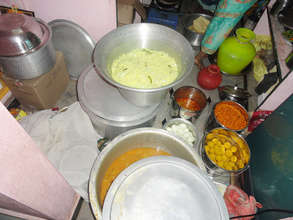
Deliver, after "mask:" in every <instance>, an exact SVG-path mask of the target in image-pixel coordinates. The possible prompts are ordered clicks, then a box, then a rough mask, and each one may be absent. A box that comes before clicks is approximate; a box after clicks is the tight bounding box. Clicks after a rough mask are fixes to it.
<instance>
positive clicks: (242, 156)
mask: <svg viewBox="0 0 293 220" xmlns="http://www.w3.org/2000/svg"><path fill="white" fill-rule="evenodd" d="M202 146H203V147H202V156H203V157H204V158H205V160H204V161H205V162H206V163H207V165H208V167H209V168H218V169H220V170H222V171H225V172H228V173H241V172H243V171H244V170H246V169H247V168H248V164H249V161H250V149H249V146H248V144H247V142H246V141H245V140H244V138H242V137H241V136H240V135H239V134H238V133H236V132H234V131H231V130H228V129H224V128H215V129H213V130H211V131H210V132H208V133H207V134H206V135H205V136H204V138H203V145H202Z"/></svg>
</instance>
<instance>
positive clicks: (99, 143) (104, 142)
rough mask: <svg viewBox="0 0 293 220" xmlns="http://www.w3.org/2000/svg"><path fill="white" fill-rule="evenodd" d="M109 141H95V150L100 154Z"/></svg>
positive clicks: (104, 139) (101, 139) (102, 139)
mask: <svg viewBox="0 0 293 220" xmlns="http://www.w3.org/2000/svg"><path fill="white" fill-rule="evenodd" d="M109 142H110V140H109V139H108V138H100V139H98V141H97V148H98V150H99V151H100V152H101V151H102V150H104V149H105V147H106V146H107V145H108V143H109Z"/></svg>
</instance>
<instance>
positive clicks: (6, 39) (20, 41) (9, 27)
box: [0, 14, 56, 79]
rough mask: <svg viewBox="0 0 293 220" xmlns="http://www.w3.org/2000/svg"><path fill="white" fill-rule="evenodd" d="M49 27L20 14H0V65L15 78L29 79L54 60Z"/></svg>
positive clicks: (51, 66)
mask: <svg viewBox="0 0 293 220" xmlns="http://www.w3.org/2000/svg"><path fill="white" fill-rule="evenodd" d="M51 37H52V31H51V28H50V27H49V26H48V25H47V24H46V23H45V22H44V21H42V20H40V19H37V18H33V17H29V16H27V15H22V14H8V15H1V16H0V47H1V49H0V66H1V69H2V71H3V73H4V74H5V75H7V76H10V77H12V78H15V79H32V78H35V77H38V76H40V75H42V74H44V73H47V72H49V71H50V70H51V69H52V68H53V67H54V65H55V63H56V51H55V48H54V46H53V43H52V41H51Z"/></svg>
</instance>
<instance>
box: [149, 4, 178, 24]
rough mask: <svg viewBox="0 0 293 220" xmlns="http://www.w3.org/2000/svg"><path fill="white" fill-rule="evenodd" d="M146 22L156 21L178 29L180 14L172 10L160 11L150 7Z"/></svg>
mask: <svg viewBox="0 0 293 220" xmlns="http://www.w3.org/2000/svg"><path fill="white" fill-rule="evenodd" d="M146 22H148V23H156V24H161V25H165V26H168V27H170V28H173V29H176V28H177V24H178V15H177V14H175V13H171V12H165V11H160V10H158V9H155V8H150V9H149V12H148V16H147V20H146Z"/></svg>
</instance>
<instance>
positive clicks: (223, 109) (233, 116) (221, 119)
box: [208, 101, 249, 132]
mask: <svg viewBox="0 0 293 220" xmlns="http://www.w3.org/2000/svg"><path fill="white" fill-rule="evenodd" d="M248 122H249V116H248V113H247V111H246V109H245V108H244V107H243V106H242V105H240V104H239V103H237V102H234V101H221V102H218V103H216V104H215V105H214V107H213V111H212V114H211V116H210V119H209V122H208V130H211V129H213V128H215V127H219V126H221V127H223V128H226V129H229V130H232V131H236V132H241V131H243V130H244V129H245V128H247V126H248Z"/></svg>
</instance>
